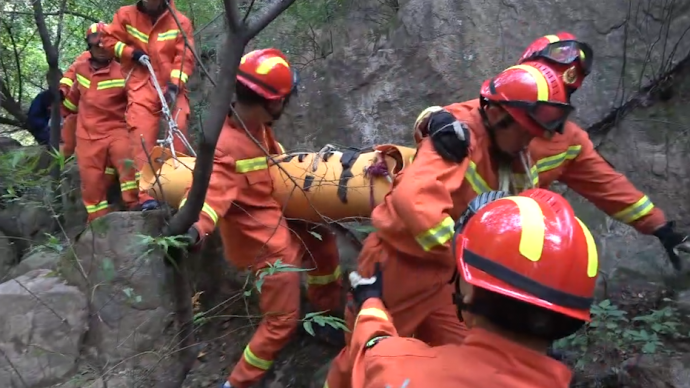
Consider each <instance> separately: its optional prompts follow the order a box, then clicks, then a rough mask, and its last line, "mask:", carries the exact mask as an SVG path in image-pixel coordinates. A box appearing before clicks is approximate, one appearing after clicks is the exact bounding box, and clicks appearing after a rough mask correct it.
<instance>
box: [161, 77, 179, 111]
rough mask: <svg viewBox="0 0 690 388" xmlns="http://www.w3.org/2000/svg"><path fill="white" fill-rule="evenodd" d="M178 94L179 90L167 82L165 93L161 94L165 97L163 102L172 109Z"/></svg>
mask: <svg viewBox="0 0 690 388" xmlns="http://www.w3.org/2000/svg"><path fill="white" fill-rule="evenodd" d="M179 92H180V88H179V87H178V86H177V85H175V84H174V83H172V82H168V86H167V88H166V89H165V93H163V96H164V97H165V102H167V103H168V106H169V107H171V108H172V106H173V105H174V104H175V100H176V99H177V94H178V93H179Z"/></svg>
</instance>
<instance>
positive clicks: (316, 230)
mask: <svg viewBox="0 0 690 388" xmlns="http://www.w3.org/2000/svg"><path fill="white" fill-rule="evenodd" d="M290 228H291V229H292V230H293V231H294V232H295V236H294V237H295V239H297V240H299V244H300V246H302V249H303V253H302V267H304V268H307V269H309V272H307V296H308V298H309V301H310V302H311V303H312V304H313V305H314V307H315V308H316V309H317V310H319V311H326V310H328V311H330V312H331V313H335V314H338V313H340V312H341V311H342V307H343V302H342V300H343V295H342V294H343V292H342V272H341V269H340V255H339V253H338V246H337V244H336V236H335V234H333V233H332V232H331V231H330V230H328V228H327V227H325V226H320V225H309V224H307V223H303V222H291V223H290ZM317 236H318V237H317Z"/></svg>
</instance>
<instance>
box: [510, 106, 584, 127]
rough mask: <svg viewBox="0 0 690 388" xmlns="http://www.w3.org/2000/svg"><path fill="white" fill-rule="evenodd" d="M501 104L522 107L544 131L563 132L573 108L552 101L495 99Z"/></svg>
mask: <svg viewBox="0 0 690 388" xmlns="http://www.w3.org/2000/svg"><path fill="white" fill-rule="evenodd" d="M497 102H498V103H499V104H501V105H505V106H510V107H514V108H519V109H524V110H525V111H526V112H527V114H528V115H529V117H530V118H531V119H532V120H534V121H535V122H536V123H537V124H539V125H540V126H541V127H542V128H543V129H544V130H545V131H548V132H558V133H563V127H564V126H565V123H566V121H568V116H570V114H571V113H572V112H573V111H574V110H575V107H573V106H572V105H570V104H563V103H560V102H553V101H497Z"/></svg>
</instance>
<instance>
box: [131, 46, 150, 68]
mask: <svg viewBox="0 0 690 388" xmlns="http://www.w3.org/2000/svg"><path fill="white" fill-rule="evenodd" d="M132 60H133V61H135V62H139V63H140V64H142V65H146V62H149V56H148V55H146V53H145V52H143V51H141V50H138V49H137V50H134V52H133V53H132Z"/></svg>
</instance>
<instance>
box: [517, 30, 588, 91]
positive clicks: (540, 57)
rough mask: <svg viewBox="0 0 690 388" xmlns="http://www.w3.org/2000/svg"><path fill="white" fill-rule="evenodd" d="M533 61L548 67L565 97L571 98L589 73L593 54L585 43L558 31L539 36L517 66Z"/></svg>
mask: <svg viewBox="0 0 690 388" xmlns="http://www.w3.org/2000/svg"><path fill="white" fill-rule="evenodd" d="M533 60H534V61H539V62H542V63H544V64H548V65H549V66H550V67H551V68H552V69H554V70H556V72H557V73H560V74H561V78H562V79H563V82H564V83H565V88H566V90H567V92H568V95H569V96H572V94H573V93H575V91H576V90H577V89H579V88H580V87H581V86H582V82H584V80H585V78H586V77H587V76H588V75H589V74H590V73H591V72H592V64H593V63H594V52H593V51H592V48H591V47H590V46H589V45H588V44H587V43H584V42H580V41H578V40H577V38H576V37H575V35H573V34H571V33H569V32H559V33H557V34H552V35H545V36H542V37H541V38H539V39H537V40H535V41H534V42H532V43H531V44H530V45H529V46H527V49H525V51H524V52H523V53H522V56H520V59H519V60H518V65H519V64H521V63H523V62H527V61H533Z"/></svg>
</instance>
